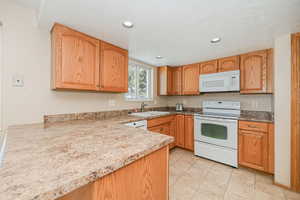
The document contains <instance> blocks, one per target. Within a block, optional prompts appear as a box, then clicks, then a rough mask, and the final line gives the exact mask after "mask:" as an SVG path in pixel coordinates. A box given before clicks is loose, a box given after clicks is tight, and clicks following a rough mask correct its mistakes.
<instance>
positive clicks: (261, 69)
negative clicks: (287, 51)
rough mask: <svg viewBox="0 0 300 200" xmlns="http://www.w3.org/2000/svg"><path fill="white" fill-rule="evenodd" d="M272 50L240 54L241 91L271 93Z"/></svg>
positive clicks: (245, 92)
mask: <svg viewBox="0 0 300 200" xmlns="http://www.w3.org/2000/svg"><path fill="white" fill-rule="evenodd" d="M270 57H272V50H262V51H255V52H251V53H247V54H243V55H241V66H240V67H241V90H240V92H241V93H244V94H247V93H272V85H273V83H272V82H273V78H272V77H273V73H272V72H273V70H272V68H273V66H272V62H271V60H272V59H270Z"/></svg>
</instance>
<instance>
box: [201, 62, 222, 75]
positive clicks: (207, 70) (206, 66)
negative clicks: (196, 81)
mask: <svg viewBox="0 0 300 200" xmlns="http://www.w3.org/2000/svg"><path fill="white" fill-rule="evenodd" d="M199 68H200V69H199V70H200V74H211V73H217V72H218V60H212V61H207V62H203V63H200V67H199Z"/></svg>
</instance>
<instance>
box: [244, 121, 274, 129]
mask: <svg viewBox="0 0 300 200" xmlns="http://www.w3.org/2000/svg"><path fill="white" fill-rule="evenodd" d="M239 129H243V130H249V131H260V132H268V123H261V122H249V121H239Z"/></svg>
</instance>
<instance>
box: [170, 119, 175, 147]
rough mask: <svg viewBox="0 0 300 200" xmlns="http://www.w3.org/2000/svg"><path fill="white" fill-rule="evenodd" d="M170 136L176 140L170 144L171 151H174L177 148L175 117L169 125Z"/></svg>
mask: <svg viewBox="0 0 300 200" xmlns="http://www.w3.org/2000/svg"><path fill="white" fill-rule="evenodd" d="M169 127H170V128H169V130H170V132H169V135H170V136H172V137H174V138H175V141H174V142H172V143H171V144H170V149H173V148H174V147H175V146H176V119H175V117H174V118H173V119H172V120H171V122H170V125H169Z"/></svg>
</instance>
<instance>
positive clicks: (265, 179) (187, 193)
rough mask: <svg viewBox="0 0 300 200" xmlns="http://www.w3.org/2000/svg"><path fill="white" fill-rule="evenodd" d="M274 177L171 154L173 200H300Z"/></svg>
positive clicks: (190, 155)
mask: <svg viewBox="0 0 300 200" xmlns="http://www.w3.org/2000/svg"><path fill="white" fill-rule="evenodd" d="M272 179H273V177H272V176H270V175H266V174H263V173H259V172H256V171H254V170H249V169H246V168H239V169H235V168H232V167H229V166H226V165H223V164H220V163H216V162H213V161H210V160H206V159H203V158H199V157H197V156H194V155H193V153H192V152H189V151H185V150H182V149H180V148H176V149H173V150H171V153H170V200H300V194H297V193H294V192H290V191H287V190H284V189H282V188H280V187H277V186H275V185H273V184H272Z"/></svg>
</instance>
